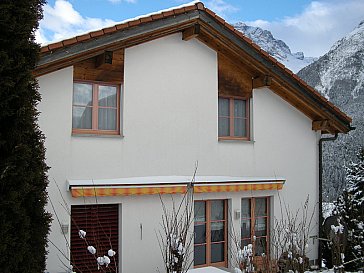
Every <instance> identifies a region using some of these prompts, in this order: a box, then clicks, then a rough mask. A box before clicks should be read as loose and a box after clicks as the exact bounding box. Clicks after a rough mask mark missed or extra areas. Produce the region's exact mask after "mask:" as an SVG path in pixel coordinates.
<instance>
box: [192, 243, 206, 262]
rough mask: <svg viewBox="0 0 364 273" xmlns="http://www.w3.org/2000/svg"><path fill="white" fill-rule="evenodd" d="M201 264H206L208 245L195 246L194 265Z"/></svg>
mask: <svg viewBox="0 0 364 273" xmlns="http://www.w3.org/2000/svg"><path fill="white" fill-rule="evenodd" d="M201 264H206V245H203V246H195V248H194V265H201Z"/></svg>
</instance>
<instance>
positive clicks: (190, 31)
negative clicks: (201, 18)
mask: <svg viewBox="0 0 364 273" xmlns="http://www.w3.org/2000/svg"><path fill="white" fill-rule="evenodd" d="M198 35H200V25H199V24H195V25H193V26H192V27H189V28H187V29H185V30H183V31H182V40H184V41H189V40H191V39H193V38H196V37H197V36H198Z"/></svg>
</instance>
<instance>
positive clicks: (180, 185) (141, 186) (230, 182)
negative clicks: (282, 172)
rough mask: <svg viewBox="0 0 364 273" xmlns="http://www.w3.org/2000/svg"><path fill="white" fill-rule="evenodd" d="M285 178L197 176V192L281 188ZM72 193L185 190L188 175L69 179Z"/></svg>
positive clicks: (150, 192)
mask: <svg viewBox="0 0 364 273" xmlns="http://www.w3.org/2000/svg"><path fill="white" fill-rule="evenodd" d="M284 182H285V179H284V178H268V177H263V178H262V177H229V176H214V177H212V176H204V177H195V179H194V181H193V183H192V184H193V189H194V192H195V193H209V192H239V191H262V190H281V189H282V188H283V184H284ZM68 183H69V189H70V191H71V194H72V197H93V196H100V197H101V196H128V195H153V194H178V193H185V192H186V191H187V187H188V185H190V183H191V178H190V177H187V176H164V177H134V178H133V177H132V178H122V179H106V180H69V181H68Z"/></svg>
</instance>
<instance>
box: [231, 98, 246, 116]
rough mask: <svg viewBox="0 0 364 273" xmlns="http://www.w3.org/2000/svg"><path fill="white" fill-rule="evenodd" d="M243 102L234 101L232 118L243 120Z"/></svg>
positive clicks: (244, 110) (244, 105)
mask: <svg viewBox="0 0 364 273" xmlns="http://www.w3.org/2000/svg"><path fill="white" fill-rule="evenodd" d="M245 102H246V101H245V100H234V117H241V118H243V117H244V118H245V114H246V113H245V112H246V108H245V107H246V103H245Z"/></svg>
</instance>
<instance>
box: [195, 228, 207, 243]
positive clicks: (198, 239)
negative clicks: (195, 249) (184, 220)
mask: <svg viewBox="0 0 364 273" xmlns="http://www.w3.org/2000/svg"><path fill="white" fill-rule="evenodd" d="M194 243H195V244H203V243H206V225H205V224H195V241H194Z"/></svg>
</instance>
